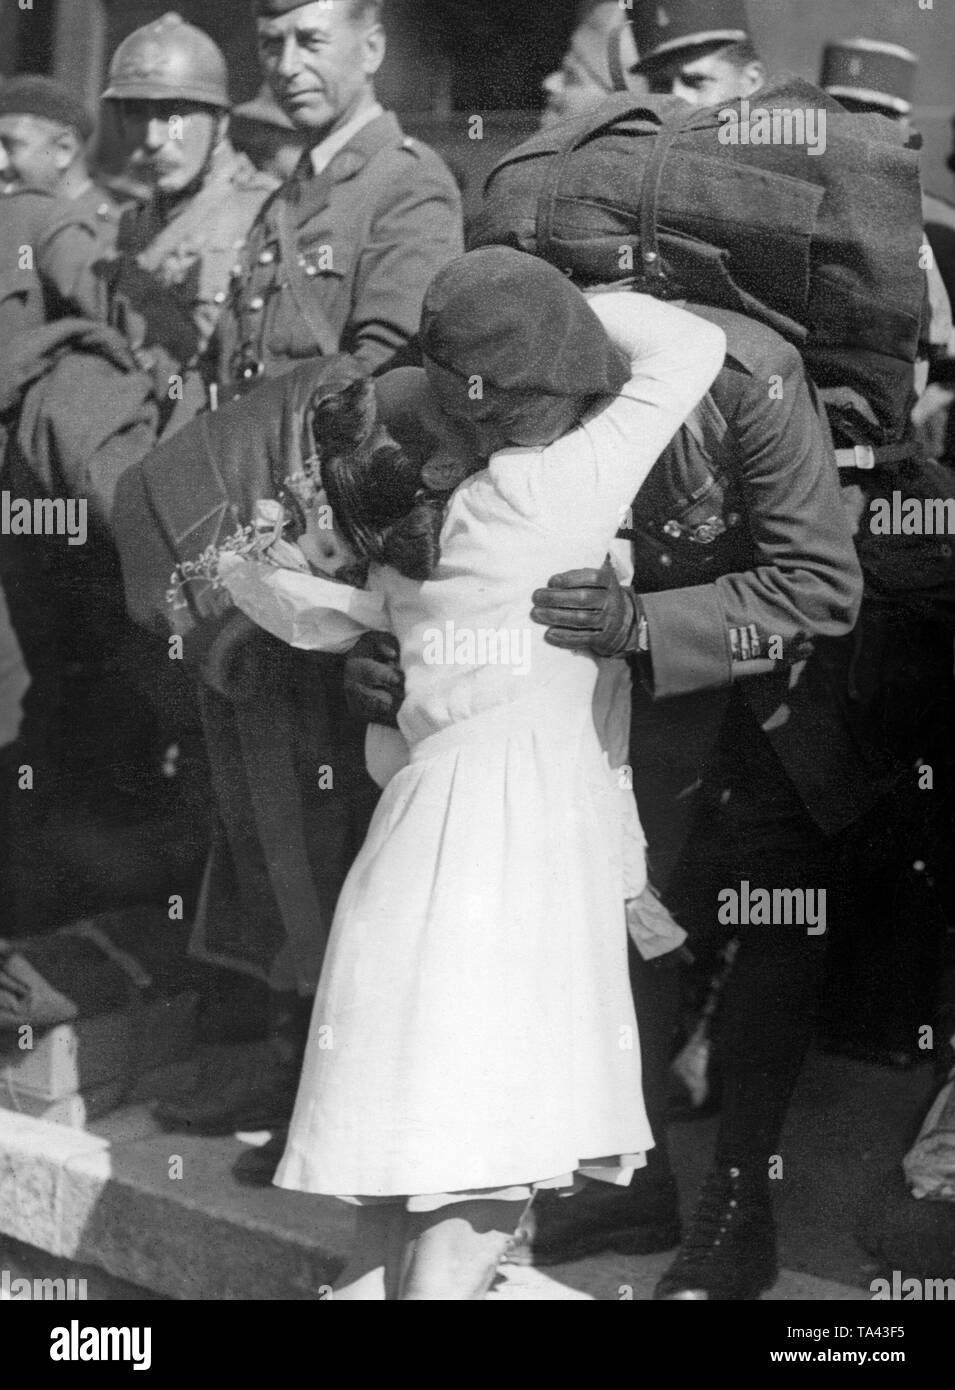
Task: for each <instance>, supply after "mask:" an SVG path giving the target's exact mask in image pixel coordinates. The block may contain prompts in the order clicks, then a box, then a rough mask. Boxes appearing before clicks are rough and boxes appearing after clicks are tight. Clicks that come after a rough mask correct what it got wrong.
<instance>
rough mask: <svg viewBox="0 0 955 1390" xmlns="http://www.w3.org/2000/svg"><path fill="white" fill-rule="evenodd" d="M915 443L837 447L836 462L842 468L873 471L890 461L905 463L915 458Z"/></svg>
mask: <svg viewBox="0 0 955 1390" xmlns="http://www.w3.org/2000/svg"><path fill="white" fill-rule="evenodd" d="M916 452H917V450H916V448H915V445H914V444H880V445H877V446H875V447H873V446H872V445H869V444H856V445H855V447H854V448H852V449H837V450H836V463H837V464H838V465H839V467H840V468H858V469H860V470H861V471H862V472H871V471H872V469H874V468H884V467H885V466H886V465H887V464H890V463H905V462H906V461H907V460H908V459H912V458H915V456H916Z"/></svg>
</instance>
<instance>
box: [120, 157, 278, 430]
mask: <svg viewBox="0 0 955 1390" xmlns="http://www.w3.org/2000/svg"><path fill="white" fill-rule="evenodd" d="M276 187H277V180H275V179H274V178H272V177H271V176H270V175H269V174H264V173H261V172H260V171H259V170H258V169H256V167H255V165H254V164H252V162H251V160H249V159H248V158H247V156H246V155H244V154H239V153H238V151H237V150H235V149H233V147H232V145H231V144H230V143H229V141H227V140H225V141H223V142H222V143H221V144H220V145H219V147H218V148H217V149H216V151H215V153H214V154H213V156H212V159H211V162H210V167H209V172H208V175H207V176H206V178H205V179H204V181H203V183H202V186H201V187H200V188H199V189H198V191H197V192H196V193H195V194H194V195H193V196H192V197H191V198H187V199H184V200H183V201H181V202H176V203H174V204H173V205H172V206H171V207H169V208H167V207H166V206H165V205H164V204H162V203H160V202H158V201H156V200H152V201H150V202H146V203H140V204H138V205H136V206H135V207H133V208H131V209H129V210H128V211H127V212H126V213H125V214H124V216H123V218H122V220H121V222H120V226H119V234H118V238H117V254H118V255H119V256H120V257H128V258H130V259H131V260H132V261H133V262H135V264H136V266H137V267H138V268H139V269H140V270H142V271H145V272H146V273H147V275H148V276H149V280H150V281H151V282H152V285H153V286H155V287H156V289H158V290H161V291H162V292H163V293H162V294H160V295H159V296H158V298H161V299H162V298H165V299H166V301H167V305H168V301H171V302H172V304H173V305H175V306H176V308H178V309H179V310H180V311H181V314H182V316H183V318H184V319H186V320H188V321H189V322H191V324H192V325H193V326H194V328H195V336H194V341H193V352H192V354H191V357H190V360H188V361H187V362H186V363H184V364H183V365H184V366H185V367H186V368H187V369H188V368H189V367H194V366H195V365H196V363H197V362H198V359H199V357H200V356H201V354H202V352H203V351H204V350H205V348H206V347H207V345H208V343H209V341H210V339H211V337H212V335H213V332H214V331H215V327H216V323H217V321H218V319H219V315H220V314H221V312H222V308H223V305H224V304H225V302H226V298H227V290H228V286H229V283H230V279H231V276H232V272H233V269H234V266H235V263H236V258H237V257H238V256H239V255H240V254H241V252H242V250H243V248H244V246H245V244H246V238H247V235H248V231H249V228H250V226H251V225H252V223H253V222H254V221H255V218H256V215H257V214H258V212H259V209H260V208H261V206H262V204H263V202H264V201H265V199H266V198H268V197H269V195H270V194H271V193H272V192H273V191H274V189H275V188H276ZM122 283H123V282H122V281H120V284H121V285H122ZM126 285H127V287H128V286H129V281H128V279H127V280H126ZM127 292H130V293H131V295H132V300H133V305H134V313H133V315H132V316H131V317H127V319H126V322H125V325H124V326H125V328H126V331H127V333H128V334H130V335H131V336H133V338H135V336H136V329H135V328H134V327H133V324H135V323H137V322H138V323H139V325H140V327H139V337H140V341H135V340H134V341H133V347H134V348H136V349H143V348H144V347H146V339H147V338H148V336H149V331H150V328H149V325H150V322H151V313H150V304H149V298H150V284H149V282H147V281H144V282H142V283H141V284H140V286H139V288H138V290H137V291H131V289H128V290H127ZM135 309H140V310H141V311H142V317H141V318H140V316H139V315H138V314H136V313H135ZM197 382H198V378H197ZM196 405H197V406H198V402H196Z"/></svg>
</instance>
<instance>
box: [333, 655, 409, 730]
mask: <svg viewBox="0 0 955 1390" xmlns="http://www.w3.org/2000/svg"><path fill="white" fill-rule="evenodd" d="M400 656H401V649H400V647H399V645H398V641H397V639H396V638H395V637H393V636H392V634H391V633H390V632H367V633H366V634H365V636H364V637H362V638H361V639H360V641H359V642H358V643H357V645H356V646H354V647H353V648H352V650H351V652H350V654H349V656H348V660H347V661H346V662H345V702H346V704H347V706H348V711H349V713H350V714H353V715H354V716H355V717H356V718H358V719H367V720H368V721H369V723H373V724H388V725H390V726H391V727H392V728H394V727H395V726H396V724H397V722H398V711H399V710H400V709H401V706H402V703H403V701H404V698H405V675H404V672H403V671H402V669H401V666H400V664H399V660H400Z"/></svg>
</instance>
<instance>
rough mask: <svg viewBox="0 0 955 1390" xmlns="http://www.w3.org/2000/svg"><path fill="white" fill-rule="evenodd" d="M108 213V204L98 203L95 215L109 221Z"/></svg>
mask: <svg viewBox="0 0 955 1390" xmlns="http://www.w3.org/2000/svg"><path fill="white" fill-rule="evenodd" d="M109 215H110V206H109V203H100V205H99V207H98V208H97V209H96V216H97V217H101V218H102V219H103V221H104V222H108V221H109Z"/></svg>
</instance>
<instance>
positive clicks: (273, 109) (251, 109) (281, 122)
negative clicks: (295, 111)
mask: <svg viewBox="0 0 955 1390" xmlns="http://www.w3.org/2000/svg"><path fill="white" fill-rule="evenodd" d="M232 116H233V119H234V120H237V121H251V122H253V123H254V124H255V125H267V126H274V127H275V129H276V130H291V131H295V132H296V133H300V132H299V129H298V126H297V125H296V124H295V122H294V121H293V120H292V119H291V117H289V116H287V115H286V114H285V112H284V111H283V110H282V108H281V106H279V104H278V102H277V101H276V100H275V97H274V96H273V95H272V89H271V87H270V86H269V84H268V83H267V82H263V83H262V86H261V87H260V88H259V90H258V91H257V92H256V94H255V96H254V97H253V98H252V100H251V101H244V102H243V103H242V105H241V106H237V107H236V108H235V110H234V111H233V112H232Z"/></svg>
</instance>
